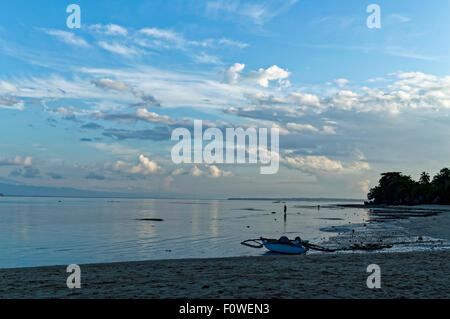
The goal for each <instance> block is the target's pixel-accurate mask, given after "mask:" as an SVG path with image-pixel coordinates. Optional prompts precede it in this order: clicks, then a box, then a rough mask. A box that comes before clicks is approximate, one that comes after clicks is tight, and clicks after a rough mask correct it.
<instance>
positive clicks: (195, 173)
mask: <svg viewBox="0 0 450 319" xmlns="http://www.w3.org/2000/svg"><path fill="white" fill-rule="evenodd" d="M189 175H190V176H194V177H198V176H201V175H203V171H202V170H201V169H199V168H198V167H197V165H194V166H193V167H192V169H191V171H190V172H189Z"/></svg>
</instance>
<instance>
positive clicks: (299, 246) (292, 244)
mask: <svg viewBox="0 0 450 319" xmlns="http://www.w3.org/2000/svg"><path fill="white" fill-rule="evenodd" d="M241 244H242V245H245V246H248V247H252V248H262V247H265V248H266V249H268V250H269V251H271V252H274V253H279V254H287V255H300V254H305V253H306V252H307V251H308V250H310V249H313V250H319V251H326V252H333V251H335V250H334V249H328V248H325V247H321V246H318V245H314V244H311V243H309V242H308V241H303V240H301V238H300V237H296V238H295V239H294V240H290V239H289V238H287V237H286V236H282V237H280V239H269V238H264V237H260V238H258V239H248V240H244V241H243V242H241Z"/></svg>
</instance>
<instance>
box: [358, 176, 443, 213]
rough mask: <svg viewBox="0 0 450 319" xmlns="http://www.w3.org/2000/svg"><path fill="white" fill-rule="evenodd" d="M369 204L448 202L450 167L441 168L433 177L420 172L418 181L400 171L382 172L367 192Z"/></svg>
mask: <svg viewBox="0 0 450 319" xmlns="http://www.w3.org/2000/svg"><path fill="white" fill-rule="evenodd" d="M367 198H368V199H369V204H375V205H419V204H440V205H449V204H450V169H449V168H443V169H441V170H440V171H439V173H438V174H436V175H435V176H434V177H433V179H431V178H430V175H429V174H428V173H427V172H422V174H421V175H420V178H419V181H415V180H413V179H412V178H411V176H407V175H403V174H402V173H401V172H387V173H382V174H381V178H380V181H379V183H378V185H377V186H375V187H373V188H371V189H370V191H369V193H368V194H367Z"/></svg>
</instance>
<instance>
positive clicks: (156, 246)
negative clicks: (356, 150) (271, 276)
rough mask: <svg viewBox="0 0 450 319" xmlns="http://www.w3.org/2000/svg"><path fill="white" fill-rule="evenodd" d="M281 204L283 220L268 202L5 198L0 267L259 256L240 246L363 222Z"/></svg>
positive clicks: (308, 205) (353, 212) (324, 205)
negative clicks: (248, 241) (247, 241)
mask: <svg viewBox="0 0 450 319" xmlns="http://www.w3.org/2000/svg"><path fill="white" fill-rule="evenodd" d="M59 201H61V202H59ZM341 202H343V201H341ZM286 204H287V206H288V215H287V220H286V222H285V221H284V218H283V213H282V211H283V205H284V204H283V203H273V202H272V201H247V200H246V201H229V200H162V199H115V200H111V199H73V198H11V197H3V198H1V199H0V268H9V267H25V266H42V265H60V264H63V265H68V264H72V263H75V264H83V263H99V262H114V261H132V260H149V259H172V258H208V257H231V256H249V255H261V254H264V252H265V251H264V249H251V248H248V247H245V246H242V245H240V242H241V241H242V240H245V239H249V238H258V237H260V236H264V237H280V236H281V235H283V234H285V235H287V236H288V237H290V238H294V237H295V236H297V235H300V236H301V237H302V238H304V239H309V240H311V241H313V242H320V241H322V240H324V239H326V238H328V237H329V236H332V235H334V234H333V233H329V232H322V231H321V230H320V229H321V228H323V227H327V226H334V225H344V224H346V225H348V224H349V223H360V222H362V221H364V220H365V219H366V218H367V213H366V212H365V211H364V210H362V209H337V208H336V207H332V206H330V205H331V204H332V202H320V201H315V202H314V201H313V202H312V201H295V202H294V201H288V202H287V203H286ZM317 204H320V205H321V209H320V210H318V209H317V207H312V206H314V205H317ZM273 211H275V212H277V214H272V212H273ZM140 218H162V219H164V221H141V220H137V219H140Z"/></svg>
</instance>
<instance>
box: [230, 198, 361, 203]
mask: <svg viewBox="0 0 450 319" xmlns="http://www.w3.org/2000/svg"><path fill="white" fill-rule="evenodd" d="M228 200H271V201H290V202H292V201H303V202H312V201H324V202H325V201H326V202H335V201H346V202H364V199H356V198H330V197H317V198H314V197H305V198H302V197H287V198H276V197H273V198H271V197H267V198H264V197H230V198H228Z"/></svg>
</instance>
